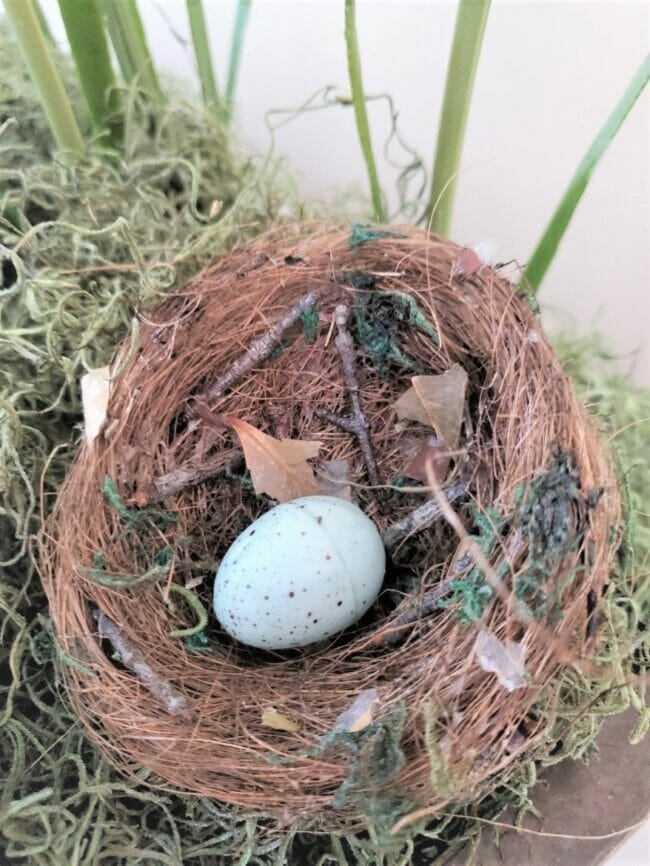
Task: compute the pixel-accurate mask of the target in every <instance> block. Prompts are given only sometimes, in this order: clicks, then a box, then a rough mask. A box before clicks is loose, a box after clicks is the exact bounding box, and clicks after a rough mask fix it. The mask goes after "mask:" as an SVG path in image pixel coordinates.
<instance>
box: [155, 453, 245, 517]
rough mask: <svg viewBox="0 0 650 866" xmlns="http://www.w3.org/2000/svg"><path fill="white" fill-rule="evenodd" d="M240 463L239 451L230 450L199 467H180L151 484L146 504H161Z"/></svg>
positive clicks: (240, 455) (240, 454)
mask: <svg viewBox="0 0 650 866" xmlns="http://www.w3.org/2000/svg"><path fill="white" fill-rule="evenodd" d="M241 461H242V453H241V451H239V449H236V448H231V449H229V450H228V451H223V452H222V453H221V454H218V455H217V456H216V457H215V458H214V460H211V461H210V462H209V463H204V464H203V465H201V466H181V468H180V469H175V470H174V472H168V473H167V474H166V475H160V476H159V477H158V478H154V480H153V481H152V482H151V487H150V488H149V491H148V493H147V503H152V502H162V501H163V499H167V498H168V497H170V496H176V495H177V494H178V493H181V492H182V491H183V490H185V489H186V488H187V487H194V485H196V484H201V483H202V482H203V481H207V480H208V479H209V478H214V477H215V476H216V475H221V474H222V473H224V472H227V471H228V470H229V469H235V468H236V467H237V465H238V464H239V463H241Z"/></svg>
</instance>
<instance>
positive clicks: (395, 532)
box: [382, 481, 467, 550]
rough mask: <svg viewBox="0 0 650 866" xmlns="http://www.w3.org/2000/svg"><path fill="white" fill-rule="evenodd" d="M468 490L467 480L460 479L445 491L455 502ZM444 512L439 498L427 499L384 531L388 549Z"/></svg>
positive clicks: (447, 496)
mask: <svg viewBox="0 0 650 866" xmlns="http://www.w3.org/2000/svg"><path fill="white" fill-rule="evenodd" d="M466 492H467V482H466V481H459V482H458V483H457V484H454V485H452V486H451V487H449V488H447V490H444V491H443V494H444V496H445V498H446V500H447V502H455V501H456V499H460V497H461V496H463V495H464V494H465V493H466ZM443 514H444V511H443V508H442V506H441V505H440V502H439V501H438V499H427V501H426V502H425V503H424V504H423V505H420V506H418V508H416V509H415V510H414V511H411V512H410V513H409V514H407V515H406V517H403V518H402V519H401V520H398V521H397V522H396V523H393V524H392V526H389V527H388V529H387V530H386V531H385V532H384V534H383V536H382V538H383V541H384V546H385V547H386V549H387V550H392V549H393V548H395V547H396V546H397V544H398V543H399V542H400V541H401V540H402V539H403V538H406V536H407V535H411V534H413V533H414V532H421V531H422V530H423V529H427V528H428V527H429V526H431V525H432V524H433V523H435V522H436V520H438V519H439V518H440V517H442V516H443Z"/></svg>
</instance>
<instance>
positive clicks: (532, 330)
mask: <svg viewBox="0 0 650 866" xmlns="http://www.w3.org/2000/svg"><path fill="white" fill-rule="evenodd" d="M312 292H313V293H315V294H316V298H315V300H314V299H313V298H308V300H307V301H306V302H305V303H303V305H302V307H301V316H300V317H299V318H297V317H296V315H294V316H291V315H289V318H291V319H292V320H295V324H293V325H291V326H287V321H288V318H287V314H288V313H289V314H290V311H291V310H292V309H293V310H294V312H296V313H297V312H298V310H297V308H296V307H295V305H296V304H297V303H298V302H300V300H301V299H303V298H305V296H306V295H308V294H310V293H312ZM408 299H412V301H414V302H415V303H414V304H413V303H411V302H409V301H408ZM312 302H313V303H312ZM340 304H345V305H346V306H347V308H348V309H349V312H350V318H349V320H348V333H349V334H350V337H351V338H352V339H353V341H354V359H353V360H354V365H355V372H356V375H357V377H358V379H359V382H360V400H361V405H362V408H363V411H364V412H365V416H366V418H367V422H368V426H369V431H370V437H371V442H372V447H373V449H374V454H375V457H376V461H377V466H378V475H379V481H380V483H379V485H371V484H370V483H369V475H368V463H367V460H366V459H364V455H363V453H362V450H361V449H360V447H359V439H358V438H357V437H356V436H355V435H354V431H350V430H344V429H341V427H340V426H337V425H336V424H333V423H332V418H331V416H329V419H328V415H327V413H328V412H329V413H335V414H336V415H337V416H348V415H349V414H350V407H351V395H350V390H349V387H348V385H349V382H348V381H347V379H346V375H345V372H344V369H343V364H342V356H341V354H340V351H339V347H338V345H337V342H336V339H335V337H336V327H335V325H334V311H335V309H336V307H337V305H340ZM316 313H317V315H316ZM265 335H266V336H265ZM436 335H437V337H436ZM260 338H262V342H261V343H256V341H259V340H260ZM256 345H257V346H258V350H257V351H255V350H254V351H253V354H252V355H251V353H250V352H251V346H253V347H255V346H256ZM259 347H261V349H260V348H259ZM246 353H248V355H247V354H246ZM242 357H244V358H248V362H245V363H244V364H243V366H242V364H241V361H240V359H241V358H242ZM454 363H457V364H460V365H461V366H462V367H463V368H464V369H465V370H466V371H467V374H468V387H467V398H466V402H465V411H464V419H463V424H462V429H461V439H460V446H459V448H458V450H457V452H455V454H454V455H453V456H452V463H451V471H450V473H448V475H447V477H446V479H445V480H444V482H443V484H442V487H443V489H444V491H446V492H447V498H448V499H453V505H451V506H447V507H446V508H441V506H440V503H441V501H442V500H443V498H444V497H443V493H441V492H440V491H439V490H438V491H434V492H433V493H432V492H431V489H426V488H425V489H422V490H420V492H418V491H417V490H416V489H414V487H415V488H417V484H416V483H415V482H409V485H410V486H406V487H405V486H404V481H403V479H401V478H400V474H401V472H402V469H403V466H404V463H405V454H406V453H407V452H408V448H409V447H410V445H409V442H411V441H412V439H413V438H415V439H417V437H418V436H420V437H425V438H426V436H427V435H430V434H431V430H424V429H423V428H420V427H418V425H417V424H409V425H408V426H407V425H404V424H401V425H400V424H396V420H397V419H396V414H395V410H394V408H393V406H394V403H395V400H396V399H397V398H398V397H399V396H400V395H401V394H403V393H404V391H405V390H406V389H407V388H408V387H409V385H410V377H411V376H413V375H415V374H439V373H442V372H444V371H445V370H447V369H448V368H449V367H450V366H451V365H452V364H454ZM249 368H250V369H249ZM113 369H114V370H119V375H118V376H117V378H116V380H115V383H114V387H113V390H112V393H111V397H110V403H109V408H108V418H107V423H106V425H105V427H104V430H103V433H102V434H101V435H100V436H99V437H98V438H97V439H96V440H95V442H94V443H93V444H92V445H89V444H87V443H84V444H83V445H82V447H81V448H80V451H79V454H78V456H77V459H76V461H75V463H74V465H73V467H72V469H71V471H70V473H69V475H68V477H67V479H66V481H65V483H64V485H63V487H62V489H61V490H60V493H59V496H58V499H57V502H56V507H55V509H54V512H53V515H52V517H51V519H50V520H49V521H48V522H47V524H46V528H45V530H44V533H43V535H42V537H41V554H42V561H41V565H42V571H43V576H44V581H45V587H46V590H47V593H48V596H49V601H50V606H51V613H52V618H53V621H54V624H55V628H56V632H57V635H58V641H59V644H60V651H61V658H62V660H63V663H62V665H61V669H62V672H63V676H64V679H65V683H66V685H67V688H68V692H69V695H70V697H71V700H72V701H73V703H74V706H75V708H76V710H77V712H78V714H79V716H80V718H81V719H82V720H83V722H84V724H85V726H86V729H87V731H88V735H89V737H90V738H91V739H92V740H93V741H94V742H95V743H96V744H97V746H98V747H99V748H100V749H102V750H103V752H105V753H106V754H107V756H109V758H110V759H111V760H112V761H113V762H114V763H115V764H117V765H118V766H119V767H120V768H122V769H123V770H124V771H126V772H128V773H131V774H134V773H135V772H136V771H137V770H138V768H139V767H140V766H141V765H144V766H145V767H147V768H149V770H150V771H152V773H151V775H150V776H149V780H150V782H151V781H153V782H154V783H155V784H160V785H164V784H165V783H171V784H173V785H174V786H178V787H180V788H181V789H182V790H185V791H187V792H193V793H201V794H205V795H209V796H212V797H215V798H218V799H219V800H221V801H225V802H228V803H231V804H237V805H240V806H243V807H247V808H252V809H256V810H262V811H263V813H264V814H268V815H275V816H278V817H280V818H284V819H286V820H287V821H291V820H293V819H295V818H296V817H300V816H308V815H312V816H314V815H317V814H320V816H321V818H322V820H323V823H324V824H327V825H329V826H334V827H336V826H340V822H342V821H346V822H347V826H348V827H349V826H351V825H350V823H349V821H350V819H351V818H352V817H353V816H354V815H355V814H356V815H358V814H359V813H360V812H363V811H365V812H366V814H368V813H369V811H370V810H371V808H372V804H373V803H374V804H375V807H377V808H379V809H382V808H385V809H387V808H389V805H390V807H391V808H392V807H393V806H395V814H396V815H399V814H403V813H405V812H409V811H411V810H413V809H416V808H417V807H418V806H422V805H430V804H433V805H438V806H440V807H441V808H443V807H444V804H445V803H446V802H449V801H450V800H451V801H460V800H466V799H471V797H472V796H473V795H474V794H475V793H478V792H479V791H484V790H485V789H486V788H489V786H490V784H491V780H494V779H495V778H497V774H499V775H500V776H501V777H502V774H501V771H503V770H504V769H505V768H508V767H509V766H514V765H515V763H520V762H521V761H522V759H525V757H526V756H527V755H530V754H532V752H533V750H534V749H535V748H539V745H540V743H541V742H543V741H544V740H545V738H547V737H548V732H549V730H550V726H551V724H552V717H553V712H552V707H553V696H554V694H555V693H556V689H557V683H558V678H559V675H560V673H561V672H562V671H563V670H566V669H567V668H569V667H570V666H572V665H573V666H578V669H579V670H583V671H584V670H585V669H587V670H588V669H589V667H588V666H589V655H590V652H591V650H592V649H593V644H594V642H595V634H596V631H597V623H598V604H599V599H600V597H601V595H602V591H603V588H604V586H605V585H606V583H607V580H608V574H609V571H610V566H611V564H612V557H613V555H614V550H615V544H616V541H617V537H618V535H617V528H618V526H619V517H620V515H619V510H620V502H619V496H618V493H617V489H616V484H615V479H614V475H613V472H612V468H611V466H610V463H609V461H608V459H607V457H606V455H605V453H604V449H603V447H602V446H601V443H600V441H599V438H598V435H597V432H596V430H595V429H594V426H593V425H592V423H591V421H590V420H589V419H588V417H587V414H586V412H585V410H584V408H583V406H582V405H581V404H580V402H579V401H578V399H577V398H576V396H575V394H574V391H573V388H572V386H571V383H570V382H569V380H568V378H567V376H566V375H565V374H564V373H563V371H562V368H561V366H560V364H559V362H558V360H557V358H556V357H555V354H554V352H553V350H552V349H551V347H550V345H549V343H548V342H547V340H546V338H545V337H544V335H543V334H542V332H541V330H540V325H539V322H538V320H537V318H536V316H535V315H534V313H533V312H532V311H531V309H530V305H529V302H528V301H527V299H526V298H525V297H524V296H523V295H522V294H521V292H520V291H519V290H518V289H517V287H516V286H515V285H513V283H511V282H510V281H509V280H508V279H507V278H505V277H504V276H502V275H500V273H499V269H498V268H497V269H493V268H490V267H487V266H481V267H479V264H478V262H477V261H476V259H475V257H474V256H473V255H472V254H471V253H470V252H468V251H467V250H464V249H463V248H461V247H459V246H457V245H456V244H454V243H451V242H450V241H447V240H442V239H440V238H437V237H435V236H432V235H430V234H428V233H426V232H424V231H419V230H414V229H404V230H401V229H400V230H399V232H398V233H397V232H392V233H391V232H376V231H372V230H368V229H366V228H364V227H359V226H356V227H354V229H353V232H352V235H351V234H350V231H349V230H347V229H345V230H343V229H340V228H331V227H322V226H321V227H319V226H316V227H314V229H313V231H312V233H311V234H310V235H309V236H307V237H305V236H304V235H297V236H293V237H292V238H291V239H290V240H289V241H288V240H287V232H286V230H285V231H284V234H280V233H275V234H271V235H267V236H265V237H263V238H262V239H261V240H259V241H258V242H257V243H256V245H255V246H254V247H252V248H250V249H245V250H240V251H236V252H234V253H232V254H229V255H227V256H225V257H224V258H222V259H220V260H219V261H217V262H216V263H215V264H213V265H212V266H210V267H209V268H208V269H207V270H206V271H204V272H203V273H201V274H199V275H198V276H197V277H196V278H195V279H194V280H192V281H191V282H190V283H189V284H187V285H186V286H184V287H183V288H182V289H181V290H179V291H178V292H176V293H175V294H173V295H171V296H170V297H169V298H167V299H166V300H165V301H164V302H162V303H160V304H159V305H158V306H157V307H156V308H155V309H153V310H150V311H148V312H147V313H146V315H142V317H141V323H140V329H139V333H138V334H137V335H136V336H135V337H134V338H133V339H132V340H131V341H129V343H128V345H125V346H124V347H123V348H122V349H121V350H120V352H118V355H117V358H116V360H115V363H114V365H113ZM224 377H225V378H224ZM215 383H216V385H215ZM206 394H209V395H211V396H210V397H209V399H207V403H208V404H209V405H210V407H211V408H212V409H213V410H214V411H216V412H219V413H226V414H228V415H230V416H236V417H237V418H241V419H245V420H247V421H248V422H250V423H251V424H253V425H254V426H256V427H257V428H260V429H261V430H263V431H265V432H267V433H268V434H270V435H273V436H276V437H277V438H293V439H310V440H313V439H317V440H320V441H321V442H322V443H324V444H323V448H322V450H321V457H322V459H323V460H334V459H339V460H340V459H346V460H347V461H348V466H349V471H348V475H349V480H350V481H351V482H352V485H353V490H354V495H355V496H356V498H357V501H358V504H359V505H360V507H361V508H362V509H363V510H364V511H365V512H366V513H367V514H368V515H369V516H370V517H371V518H372V519H373V520H374V521H375V522H376V524H377V526H378V527H379V528H380V530H381V531H382V532H386V530H387V529H388V528H389V527H393V528H394V527H395V525H396V524H397V525H398V531H397V536H399V540H398V542H395V539H394V537H393V540H392V542H391V544H390V547H389V552H390V554H391V557H390V561H389V568H388V572H387V577H386V582H385V584H384V589H383V591H382V594H381V595H380V598H379V600H378V602H377V604H376V605H375V606H374V607H373V608H372V609H371V611H370V612H369V613H368V614H366V616H365V617H364V618H363V619H362V620H361V622H359V623H357V625H356V626H354V627H353V628H351V629H348V630H347V631H346V632H345V633H343V634H342V635H339V636H337V637H336V639H334V640H331V641H330V642H329V643H327V644H326V645H320V646H312V647H308V648H305V649H304V650H292V651H287V652H283V653H264V652H261V651H258V650H253V649H250V648H246V647H243V646H240V645H237V644H236V643H235V642H234V641H233V640H231V639H230V638H228V637H227V635H225V633H224V632H223V631H222V630H221V629H220V626H219V624H218V622H216V620H215V619H214V616H213V615H212V612H211V593H212V584H213V575H214V570H215V568H216V566H217V564H218V562H219V560H220V559H221V558H222V556H223V555H224V553H225V551H226V550H227V548H228V547H229V545H230V544H231V543H232V542H233V541H234V539H235V538H236V537H237V535H238V534H239V533H240V532H241V531H242V530H243V529H244V528H245V527H246V526H247V525H248V524H249V523H250V522H251V521H252V520H253V519H255V518H256V517H258V516H259V515H260V514H262V513H263V512H264V511H266V510H268V508H269V507H270V506H271V505H272V504H273V503H272V501H271V500H270V499H269V498H268V497H266V496H257V495H256V494H255V492H254V490H253V489H252V487H251V484H250V480H249V477H248V475H247V473H246V470H245V467H244V466H243V464H242V461H241V452H240V450H239V443H238V441H237V438H236V437H235V436H234V434H231V433H229V432H228V431H219V430H215V429H214V428H212V427H210V426H209V425H207V424H206V423H205V422H204V421H203V420H202V419H201V418H200V417H198V418H197V416H196V413H195V411H194V410H193V409H192V406H193V405H195V404H194V403H193V402H192V399H191V398H193V397H196V396H197V395H204V396H205V395H206ZM316 467H318V463H316ZM425 502H429V505H430V506H432V507H431V508H430V512H429V517H428V520H427V522H426V526H425V527H424V528H422V529H420V530H419V531H418V530H417V528H416V529H414V530H413V527H412V526H411V527H409V528H410V529H412V530H413V531H410V532H405V531H404V530H402V531H401V532H400V531H399V526H400V525H403V522H404V520H405V519H406V521H407V522H408V518H409V515H411V514H412V512H413V510H414V509H415V508H416V507H418V506H420V505H422V503H425ZM452 509H453V512H452ZM441 511H442V512H444V513H442V514H441ZM454 515H455V516H456V517H455V518H454ZM434 518H435V519H434ZM393 534H395V533H393ZM467 536H470V537H471V540H472V541H474V542H476V543H471V542H468V539H467ZM385 537H387V536H385ZM481 551H482V554H481ZM202 608H203V609H204V610H206V611H209V619H208V623H207V625H206V626H205V628H203V627H202V625H203V622H202V620H201V609H202ZM197 618H198V619H197ZM197 621H198V626H197ZM486 632H487V633H491V635H492V636H494V637H495V638H498V639H499V640H500V641H501V642H502V644H503V645H504V646H505V645H508V644H507V641H512V642H516V643H518V644H521V645H522V647H523V649H524V651H525V671H526V672H525V674H524V675H523V682H520V683H519V687H518V688H514V689H513V690H512V691H509V690H508V689H507V688H505V687H504V685H503V684H502V681H501V680H502V677H500V676H497V675H495V673H494V671H493V670H490V669H489V668H490V666H491V667H492V668H494V666H495V665H496V667H497V668H498V667H503V665H504V664H505V662H504V661H503V660H501V661H499V659H496V660H495V659H492V662H491V663H490V661H489V659H488V662H487V663H486V662H485V658H483V661H481V659H480V658H479V657H480V655H481V653H480V652H479V648H478V644H477V636H478V635H479V633H481V634H485V633H486ZM509 646H510V647H512V646H514V644H510V645H509ZM520 649H521V647H520ZM484 654H485V648H484ZM488 655H489V652H488ZM486 668H487V669H486ZM518 676H519V677H520V679H521V676H522V675H521V671H520V672H519V675H518ZM370 689H376V690H377V695H378V700H377V701H376V703H375V705H374V716H373V721H372V723H371V724H370V725H368V726H366V727H365V728H363V729H362V730H360V731H358V732H356V733H354V732H350V731H346V730H345V729H344V728H342V726H341V724H340V723H339V724H338V726H337V720H338V719H339V717H340V715H341V714H342V713H343V712H344V711H345V710H346V709H348V708H349V707H350V706H351V704H352V703H353V702H354V700H355V698H356V697H357V696H358V695H359V694H360V693H361V692H363V691H365V690H370ZM271 708H272V709H274V710H275V711H277V713H279V714H280V717H281V719H285V720H286V719H288V720H290V721H291V722H292V723H293V724H292V725H290V726H291V727H293V728H297V730H276V729H274V728H271V727H269V726H268V721H269V715H268V714H269V711H270V710H271ZM265 711H266V712H265ZM263 715H264V718H263ZM275 718H276V719H277V716H276V717H275ZM281 724H282V722H281ZM548 749H549V750H550V745H548ZM333 798H334V803H335V806H336V807H339V809H340V810H341V811H338V812H337V811H336V809H335V808H334V806H333V805H332V804H333ZM382 798H383V799H382ZM378 803H379V804H380V805H379V806H377V804H378ZM381 804H383V805H381Z"/></svg>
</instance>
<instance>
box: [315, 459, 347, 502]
mask: <svg viewBox="0 0 650 866" xmlns="http://www.w3.org/2000/svg"><path fill="white" fill-rule="evenodd" d="M318 487H319V490H320V492H321V493H322V494H323V496H338V497H339V499H347V500H348V502H351V501H352V488H351V487H350V461H349V460H325V461H324V462H323V463H321V465H320V466H319V467H318Z"/></svg>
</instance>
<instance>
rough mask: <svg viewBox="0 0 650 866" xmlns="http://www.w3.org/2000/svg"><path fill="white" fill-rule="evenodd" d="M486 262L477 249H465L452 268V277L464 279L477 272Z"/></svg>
mask: <svg viewBox="0 0 650 866" xmlns="http://www.w3.org/2000/svg"><path fill="white" fill-rule="evenodd" d="M483 265H484V262H483V260H482V259H481V257H480V256H479V254H478V253H477V252H476V250H470V249H465V250H463V251H462V253H461V254H460V256H459V257H458V258H457V259H456V261H455V262H454V264H453V266H452V269H451V276H452V278H454V277H455V278H457V279H463V278H465V277H471V276H472V274H476V273H477V272H478V271H480V270H481V268H482V267H483Z"/></svg>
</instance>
